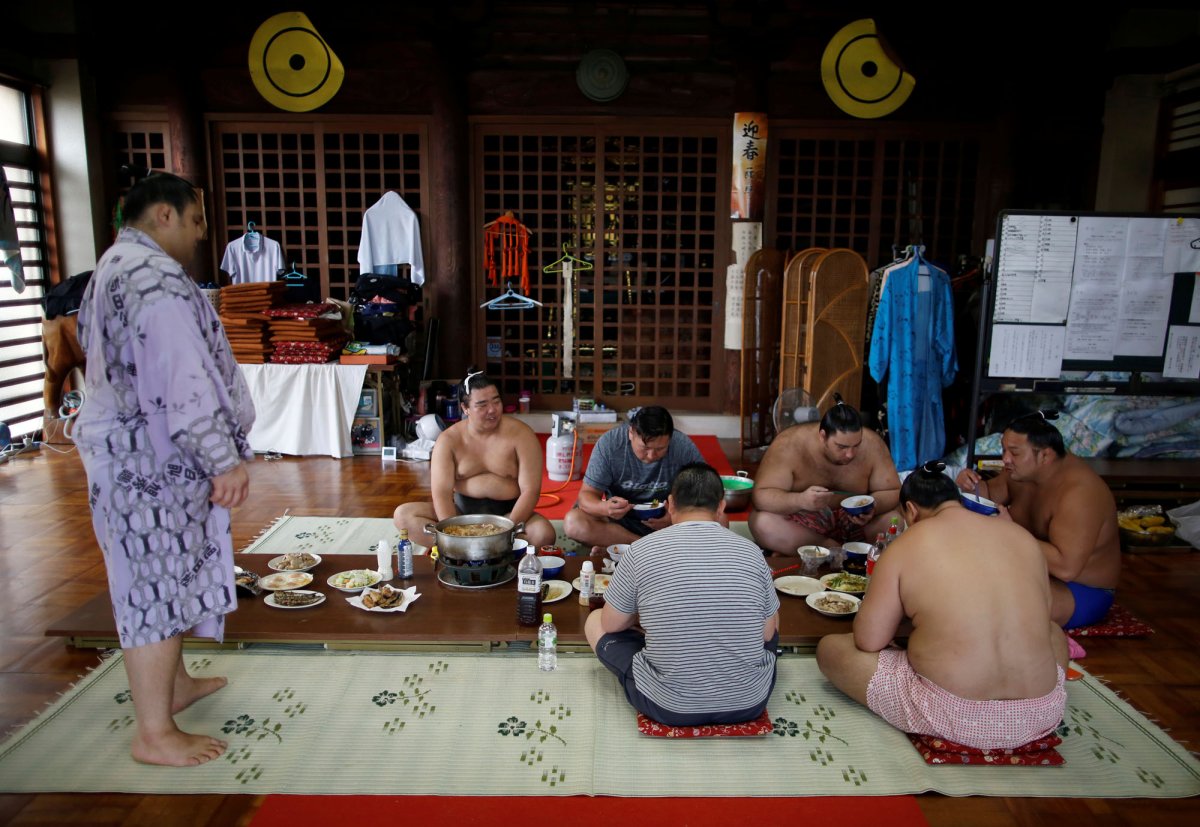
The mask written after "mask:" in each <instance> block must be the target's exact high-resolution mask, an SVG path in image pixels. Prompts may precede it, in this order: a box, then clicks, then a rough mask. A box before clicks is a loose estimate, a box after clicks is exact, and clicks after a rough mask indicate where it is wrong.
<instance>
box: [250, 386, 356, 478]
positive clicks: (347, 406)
mask: <svg viewBox="0 0 1200 827" xmlns="http://www.w3.org/2000/svg"><path fill="white" fill-rule="evenodd" d="M238 367H240V368H241V369H242V375H243V376H244V377H246V384H248V385H249V386H250V396H251V398H252V399H253V400H254V409H255V411H256V412H257V414H258V416H257V418H256V420H255V423H254V427H253V428H252V429H251V430H250V447H251V448H253V449H254V450H255V451H259V452H263V451H277V452H279V453H281V454H293V455H297V456H306V455H313V454H328V455H329V456H331V457H338V458H341V457H349V456H353V455H354V449H353V447H352V446H351V444H350V426H351V424H352V423H353V422H354V412H355V411H356V410H357V409H358V399H359V396H360V395H361V394H362V386H363V379H364V378H366V375H367V366H366V365H339V364H335V363H330V364H325V365H274V364H268V365H239V366H238Z"/></svg>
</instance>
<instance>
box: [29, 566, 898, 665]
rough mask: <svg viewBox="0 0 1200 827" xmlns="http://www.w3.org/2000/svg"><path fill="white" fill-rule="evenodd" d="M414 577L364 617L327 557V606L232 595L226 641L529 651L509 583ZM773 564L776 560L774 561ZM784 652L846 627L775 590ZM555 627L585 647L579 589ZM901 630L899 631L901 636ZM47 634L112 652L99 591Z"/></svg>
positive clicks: (419, 572)
mask: <svg viewBox="0 0 1200 827" xmlns="http://www.w3.org/2000/svg"><path fill="white" fill-rule="evenodd" d="M271 557H272V555H266V554H239V555H237V563H238V565H240V566H241V567H242V568H244V569H247V570H249V571H253V572H256V573H257V574H260V575H264V576H265V575H267V574H270V573H271V570H270V569H269V568H268V567H267V561H268V560H270V559H271ZM566 559H567V565H566V568H565V569H564V571H563V573H562V574H561V575H559V578H558V579H562V580H566V581H568V582H570V581H571V580H573V579H575V577H576V576H578V574H579V569H580V566H581V565H582V564H583V561H584V560H585V559H587V558H584V557H568V558H566ZM413 562H414V569H415V576H414V577H413V579H412V580H410V581H402V580H400V579H399V578H396V579H395V580H392V581H391V583H392V585H393V586H396V587H397V588H400V587H406V586H409V585H413V586H416V587H417V592H418V593H420V595H421V597H420V599H419V600H417V601H416V602H415V603H413V604H412V605H411V606H410V607H409V608H408V610H407V611H405V612H388V613H384V612H366V611H363V610H361V609H356V608H355V607H353V606H351V605H350V604H349V603H347V602H346V598H348V597H352V596H353V595H351V594H347V593H345V592H340V591H338V590H337V589H334V588H333V587H331V586H329V585H328V584H327V583H326V581H327V580H328V579H329V578H330V577H331V576H333V575H334V574H337V573H338V572H340V571H346V570H347V569H362V568H371V569H373V568H375V557H374V556H373V555H354V554H345V555H342V554H339V555H328V556H326V557H325V558H323V559H322V561H321V564H320V565H319V566H317V567H316V568H315V569H313V570H312V572H311V574H312V575H313V582H312V585H310V586H308V587H306V588H308V589H311V590H315V591H320V592H322V593H324V594H325V596H326V599H325V602H324V603H322V604H321V605H319V606H315V607H313V608H310V609H277V608H273V607H271V606H268V605H267V604H266V603H265V602H264V600H263V598H265V597H266V595H267V593H266V592H264V593H263V594H262V595H260V596H258V597H252V596H249V595H247V594H246V593H245V592H243V591H240V590H239V592H238V609H237V611H236V612H233V613H231V614H229V615H227V616H226V620H225V645H226V646H230V647H241V646H245V645H248V644H254V643H292V644H298V643H311V644H320V645H324V646H326V647H328V648H340V649H393V650H405V649H441V650H452V649H472V650H484V651H487V650H491V649H493V648H507V647H513V648H528V647H530V646H531V645H535V641H536V639H537V629H536V628H535V627H526V626H521V625H519V624H518V623H517V586H516V579H515V578H514V579H513V580H510V581H509V582H507V583H504V584H502V585H499V586H494V587H492V588H486V589H463V588H453V587H451V586H447V585H445V584H443V583H442V582H440V581H439V580H438V579H437V575H436V574H435V573H434V563H433V561H432V560H430V559H429V558H428V557H424V556H422V557H417V558H415V559H414V561H413ZM772 562H775V563H776V565H778V561H772ZM779 603H780V635H779V643H780V645H781V646H782V647H785V648H789V649H793V650H795V651H812V649H813V648H815V647H816V645H817V642H818V641H819V640H820V639H821V638H822V637H823V636H825V635H828V634H836V633H838V632H848V631H850V625H851V624H850V620H849V618H844V619H843V618H829V617H825V616H823V615H820V614H817V613H816V612H815V611H813V610H812V609H810V608H809V607H808V605H807V604H806V603H805V602H804V600H803V598H799V597H791V596H789V595H785V594H780V595H779ZM544 610H545V611H548V612H551V613H552V614H553V615H554V623H555V625H556V626H557V627H558V644H559V648H560V649H563V650H566V651H572V650H586V649H587V648H588V645H587V639H586V637H585V636H584V632H583V624H584V620H585V619H586V618H587V615H588V613H589V609H588V607H586V606H581V605H579V594H578V592H572V593H571V595H570V596H568V597H567V598H565V599H563V600H560V601H558V602H556V603H547V604H545V609H544ZM907 628H908V627H907V626H905V627H903V628H902V631H903V632H905V633H906V634H907ZM46 635H47V636H51V637H65V638H67V642H68V643H70V644H71V645H73V646H79V647H83V648H110V647H116V646H119V645H120V644H119V643H118V642H117V633H116V624H115V623H114V622H113V616H112V603H111V601H110V599H109V596H108V593H107V592H104V593H102V594H99V595H97V596H96V597H94V598H93V599H92V600H90V601H88V602H87V603H85V604H84V605H83V606H81V607H80V608H78V609H76V610H75V611H73V612H71V613H70V614H68V615H66V616H65V617H63V618H61V619H60V620H59V621H58V622H57V623H55V624H53V625H52V626H51V627H50V628H49V629H47V630H46ZM185 642H187V643H192V642H194V643H195V645H197V646H212V645H213V643H212V641H211V640H208V639H203V638H197V639H195V640H194V641H193V640H192V639H190V638H189V639H187V641H185Z"/></svg>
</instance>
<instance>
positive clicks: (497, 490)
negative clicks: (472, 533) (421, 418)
mask: <svg viewBox="0 0 1200 827" xmlns="http://www.w3.org/2000/svg"><path fill="white" fill-rule="evenodd" d="M458 398H459V401H460V404H461V406H462V416H463V418H462V420H461V421H459V422H456V423H455V424H453V425H451V426H450V427H449V428H447V429H446V430H445V431H443V432H442V434H441V435H440V436H439V437H438V438H437V442H435V443H434V446H433V456H432V458H431V459H430V467H429V488H430V493H431V494H432V496H433V502H411V503H404V504H403V505H401V506H399V507H398V508H397V509H396V513H395V515H394V516H393V520H394V522H395V523H396V527H397V528H401V529H408V536H409V539H411V540H412V541H413V542H415V543H425V544H431V543H432V538H430V536H429V535H428V534H426V533H425V526H426V525H428V524H429V523H436V522H438V521H440V520H446V519H449V518H450V517H454V516H456V515H458V514H496V515H499V516H501V517H507V518H508V519H510V520H512V521H513V522H514V523H525V531H524V533H523V534H522V535H520V536H523V537H525V539H527V540H528V541H529V543H530V545H532V546H535V547H536V546H542V545H550V544H552V543H553V542H554V538H555V531H554V526H552V525H550V521H549V520H547V519H546V518H545V517H543V516H542V515H540V514H536V513H534V510H533V509H534V508H535V507H536V506H537V501H538V496H539V495H540V494H541V490H542V446H541V443H540V442H539V441H538V438H537V435H536V434H535V433H534V432H533V430H532V429H531V428H530V427H529V426H528V425H526V424H525V423H524V422H522V421H521V420H519V419H515V418H514V417H511V416H505V415H504V403H503V402H502V401H501V399H500V389H499V388H497V387H496V384H495V383H494V382H492V380H491V379H488V378H487V377H486V376H484V375H483V373H482V372H481V371H476V372H474V373H468V374H467V378H466V379H465V380H464V381H463V383H462V386H461V387H460V388H459V396H458Z"/></svg>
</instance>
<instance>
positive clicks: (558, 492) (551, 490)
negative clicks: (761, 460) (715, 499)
mask: <svg viewBox="0 0 1200 827" xmlns="http://www.w3.org/2000/svg"><path fill="white" fill-rule="evenodd" d="M549 436H550V435H549V434H538V439H540V440H541V442H542V456H543V457H545V455H546V440H547V439H548V438H549ZM692 442H695V443H696V447H697V448H699V449H700V453H701V455H703V457H704V459H705V461H706V462H708V464H709V465H711V466H712V467H713V468H716V469H717V473H719V474H732V473H733V468H732V467H731V466H730V465H729V459H728V458H727V457H726V456H725V452H724V451H722V450H721V443H720V442H718V441H717V438H716V437H715V436H710V435H707V434H705V435H703V436H692ZM593 447H594V446H591V445H584V446H583V467H584V468H585V469H586V468H587V462H588V459H589V458H590V457H591V456H592V448H593ZM580 482H581V480H571V481H568V482H561V481H556V480H552V479H550V477H549V475H547V474H546V471H545V470H544V469H543V471H542V498H541V499H540V500H538V507H537V511H538V513H539V514H541V515H542V516H543V517H545V518H546V519H547V520H561V519H562V518H563V517H565V516H567V512H568V511H570V510H571V509H572V508H573V507H574V506H575V500H576V499H578V498H579V485H580ZM749 513H750V512H749V510H748V509H747V510H745V511H731V512H729V519H730V520H745V519H746V517H747V515H748V514H749Z"/></svg>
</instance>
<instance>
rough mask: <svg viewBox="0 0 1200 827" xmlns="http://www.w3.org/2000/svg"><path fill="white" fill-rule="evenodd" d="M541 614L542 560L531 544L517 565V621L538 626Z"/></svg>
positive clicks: (524, 624)
mask: <svg viewBox="0 0 1200 827" xmlns="http://www.w3.org/2000/svg"><path fill="white" fill-rule="evenodd" d="M541 616H542V561H541V560H539V559H538V558H537V555H536V554H534V550H533V546H530V547H528V548H527V549H525V556H524V557H522V558H521V564H520V565H519V566H517V623H519V624H521V625H522V626H536V625H538V618H539V617H541Z"/></svg>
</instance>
